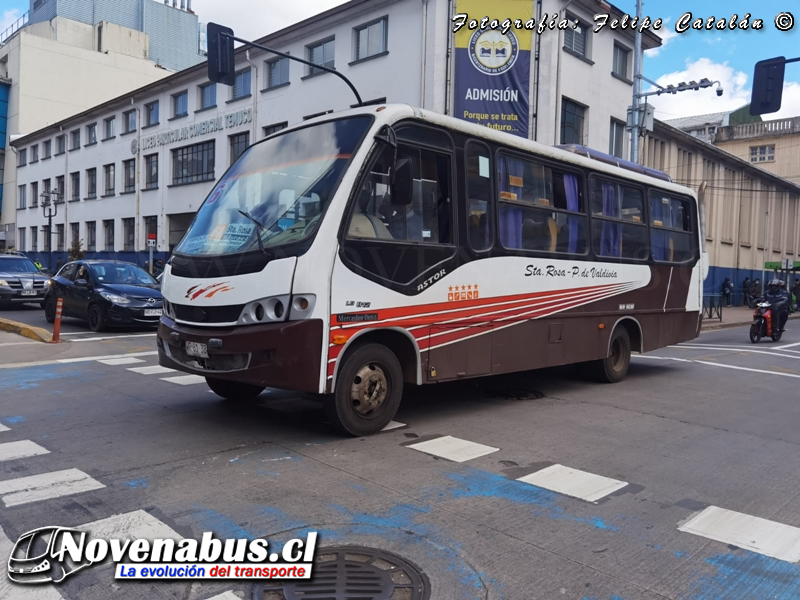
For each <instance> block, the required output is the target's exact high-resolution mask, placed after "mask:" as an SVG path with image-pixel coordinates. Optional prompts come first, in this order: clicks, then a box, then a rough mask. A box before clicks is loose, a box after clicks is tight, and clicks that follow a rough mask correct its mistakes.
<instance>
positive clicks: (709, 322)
mask: <svg viewBox="0 0 800 600" xmlns="http://www.w3.org/2000/svg"><path fill="white" fill-rule="evenodd" d="M798 317H800V313H794V314H791V315H789V320H791V319H795V318H798ZM752 322H753V309H752V308H748V307H746V306H733V307H731V308H728V307H727V306H723V307H722V321H720V320H719V319H703V327H702V329H701V331H711V330H714V329H727V328H729V327H740V326H742V325H749V324H750V323H752Z"/></svg>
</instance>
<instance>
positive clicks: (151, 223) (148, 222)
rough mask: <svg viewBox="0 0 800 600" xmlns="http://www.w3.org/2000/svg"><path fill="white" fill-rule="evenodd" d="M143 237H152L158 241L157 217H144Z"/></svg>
mask: <svg viewBox="0 0 800 600" xmlns="http://www.w3.org/2000/svg"><path fill="white" fill-rule="evenodd" d="M143 220H144V237H145V239H148V237H147V236H149V235H154V236H156V239H158V217H155V216H153V217H144V219H143Z"/></svg>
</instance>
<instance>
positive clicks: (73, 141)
mask: <svg viewBox="0 0 800 600" xmlns="http://www.w3.org/2000/svg"><path fill="white" fill-rule="evenodd" d="M69 137H70V140H69V149H70V150H77V149H78V148H80V147H81V130H80V129H76V130H75V131H72V132H70V134H69Z"/></svg>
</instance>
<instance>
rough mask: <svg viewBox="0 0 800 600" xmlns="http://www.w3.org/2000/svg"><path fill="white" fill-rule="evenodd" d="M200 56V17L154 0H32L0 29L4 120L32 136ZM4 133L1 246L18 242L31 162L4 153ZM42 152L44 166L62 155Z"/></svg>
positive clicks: (50, 149)
mask: <svg viewBox="0 0 800 600" xmlns="http://www.w3.org/2000/svg"><path fill="white" fill-rule="evenodd" d="M165 28H167V29H165ZM154 59H155V60H157V61H159V62H160V66H159V64H157V63H156V62H154ZM200 60H204V57H203V56H202V55H200V54H198V36H197V15H195V14H193V13H190V12H189V11H188V10H181V8H179V7H176V6H168V5H166V4H165V3H160V2H156V1H155V0H69V1H67V0H31V2H30V11H29V12H28V13H26V14H25V15H23V17H21V18H20V19H19V21H17V23H15V24H13V25H12V26H11V27H10V28H9V30H8V31H6V32H3V33H2V34H0V122H2V121H3V120H5V121H6V131H7V133H8V135H9V136H11V137H12V138H13V137H14V136H16V137H19V136H20V135H27V134H29V133H31V132H33V131H36V130H38V129H41V128H42V127H45V126H47V125H50V124H52V123H55V122H57V121H61V120H62V119H64V118H66V117H68V116H70V115H73V114H76V113H78V112H81V111H83V110H85V109H87V108H89V107H90V106H94V105H96V104H98V103H99V102H104V101H106V100H108V99H110V98H115V97H118V96H119V95H120V94H123V93H125V92H128V91H130V90H132V89H136V88H139V87H142V86H144V85H147V84H149V83H152V82H154V81H158V80H160V79H162V78H164V77H166V76H167V75H169V74H170V72H171V71H170V70H168V69H167V68H166V66H173V67H177V68H183V67H184V66H186V65H187V64H196V63H197V62H198V61H200ZM3 99H7V103H3V102H2V100H3ZM5 133H6V132H5V131H4V132H2V133H0V168H3V167H4V169H3V171H4V174H3V177H2V180H0V184H2V187H0V250H2V249H3V248H7V247H13V246H16V245H19V242H18V241H17V240H16V239H15V237H16V236H15V234H16V226H15V221H16V210H15V209H16V207H17V206H18V205H19V201H18V199H17V198H16V190H17V184H16V166H17V163H18V161H23V162H30V161H31V157H18V156H16V155H15V154H14V153H13V152H10V151H9V152H8V153H6V135H5ZM40 150H41V154H40V157H39V159H38V160H41V161H42V163H41V164H42V165H46V164H50V163H48V162H47V161H48V160H49V159H50V158H51V157H52V156H55V155H56V154H57V152H58V150H57V147H56V145H55V142H51V144H50V145H46V144H45V145H44V146H43V147H42V148H41V149H40ZM34 160H36V159H34Z"/></svg>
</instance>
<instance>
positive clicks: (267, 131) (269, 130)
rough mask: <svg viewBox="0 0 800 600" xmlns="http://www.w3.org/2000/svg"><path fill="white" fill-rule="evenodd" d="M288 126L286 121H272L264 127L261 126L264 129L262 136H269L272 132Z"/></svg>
mask: <svg viewBox="0 0 800 600" xmlns="http://www.w3.org/2000/svg"><path fill="white" fill-rule="evenodd" d="M288 126H289V123H288V122H287V121H284V122H283V123H274V124H273V125H267V126H266V127H263V128H262V129H263V130H264V137H269V136H271V135H272V134H273V133H278V132H279V131H280V130H281V129H286V128H287V127H288Z"/></svg>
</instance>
